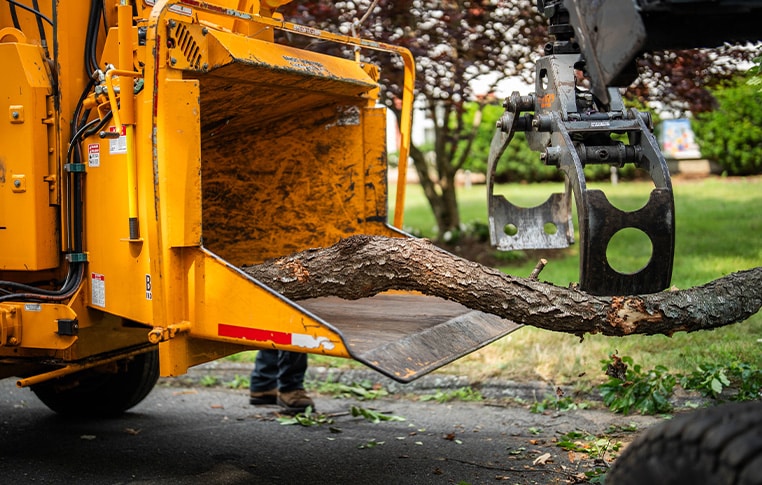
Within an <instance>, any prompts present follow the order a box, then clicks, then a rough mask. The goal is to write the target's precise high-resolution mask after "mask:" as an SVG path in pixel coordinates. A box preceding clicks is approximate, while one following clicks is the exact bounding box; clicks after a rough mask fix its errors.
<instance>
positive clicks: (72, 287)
mask: <svg viewBox="0 0 762 485" xmlns="http://www.w3.org/2000/svg"><path fill="white" fill-rule="evenodd" d="M69 271H70V273H71V274H73V275H74V277H72V278H69V277H67V279H66V284H65V285H64V286H63V287H62V288H61V289H60V290H58V291H57V292H54V294H40V293H38V292H36V291H35V292H34V293H12V294H10V295H5V296H0V303H4V302H6V301H19V300H21V301H30V300H32V301H42V302H50V301H63V300H66V299H68V298H71V296H72V295H73V294H74V292H75V291H77V288H79V285H80V284H81V283H82V280H83V279H84V276H85V265H84V264H83V263H72V265H71V266H70V267H69Z"/></svg>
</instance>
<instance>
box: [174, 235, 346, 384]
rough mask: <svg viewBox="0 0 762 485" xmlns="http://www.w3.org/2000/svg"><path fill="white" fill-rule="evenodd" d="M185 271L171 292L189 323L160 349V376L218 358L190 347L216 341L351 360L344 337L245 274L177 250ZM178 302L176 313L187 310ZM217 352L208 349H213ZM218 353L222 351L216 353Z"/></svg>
mask: <svg viewBox="0 0 762 485" xmlns="http://www.w3.org/2000/svg"><path fill="white" fill-rule="evenodd" d="M175 252H176V253H177V254H178V260H179V261H182V264H183V266H184V268H183V270H182V271H177V273H176V274H179V273H181V274H183V275H184V276H185V279H184V281H183V282H180V281H174V285H173V290H174V291H175V292H176V295H177V296H178V297H179V296H180V295H181V294H183V293H184V291H183V289H181V288H180V286H181V285H183V283H184V285H187V286H184V288H185V289H186V290H187V293H185V297H186V298H187V299H188V301H189V302H192V304H191V305H190V306H189V307H188V308H187V311H188V320H189V321H190V322H191V328H190V331H189V332H188V333H187V334H178V336H177V337H176V338H173V339H170V340H168V341H166V342H163V343H162V344H161V352H162V353H161V356H162V358H163V359H165V361H164V362H162V373H163V374H164V375H178V374H181V373H183V372H185V370H186V369H187V366H189V365H195V364H198V363H200V362H205V361H207V360H211V359H213V358H216V357H215V356H214V355H209V354H205V353H204V352H200V351H199V347H198V346H196V347H195V350H194V349H193V347H192V346H191V344H192V342H193V341H194V339H203V340H206V341H217V342H222V343H226V344H227V345H231V346H232V345H236V344H238V345H239V347H237V348H235V347H230V348H231V349H232V348H235V349H236V350H237V351H240V350H242V349H243V348H244V347H243V346H249V347H250V348H277V349H281V350H291V351H297V352H311V353H320V354H325V355H333V356H338V357H348V356H349V354H348V352H347V350H346V348H345V346H344V343H343V341H342V339H341V337H340V335H339V334H338V333H337V332H336V330H335V329H333V328H332V327H331V326H330V325H328V324H327V323H326V322H324V321H321V320H318V319H317V318H316V317H314V316H312V315H310V314H309V313H307V312H306V310H304V309H302V308H301V307H299V306H297V305H296V304H295V303H293V302H290V301H289V300H287V299H285V298H283V297H282V296H280V295H278V294H276V293H275V292H273V291H272V290H271V289H269V288H267V287H266V286H263V285H261V284H260V283H259V282H257V281H255V280H253V279H251V278H250V277H248V276H247V275H246V274H245V273H243V272H242V271H240V270H239V269H237V268H234V267H232V266H231V265H230V264H228V263H227V262H225V261H223V260H221V259H220V258H218V257H217V256H215V255H213V254H211V253H209V252H208V251H205V250H204V249H201V248H187V249H182V250H177V251H175ZM179 300H181V298H175V299H174V304H173V305H172V306H173V307H174V311H175V314H179V313H181V312H182V311H183V309H181V308H180V307H181V306H182V303H181V302H180V301H179ZM215 348H216V347H214V346H210V349H215ZM217 351H219V352H223V350H220V349H218V350H217Z"/></svg>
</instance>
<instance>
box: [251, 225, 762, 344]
mask: <svg viewBox="0 0 762 485" xmlns="http://www.w3.org/2000/svg"><path fill="white" fill-rule="evenodd" d="M243 270H244V271H245V272H246V273H247V274H249V275H250V276H252V277H254V278H256V279H257V280H259V281H261V282H262V283H264V284H266V285H268V286H270V287H272V288H273V289H275V290H276V291H278V292H280V293H282V294H283V295H284V296H286V297H288V298H290V299H292V300H303V299H307V298H315V297H321V296H338V297H340V298H344V299H349V300H354V299H358V298H364V297H369V296H373V295H375V294H377V293H380V292H383V291H386V290H393V289H395V290H412V291H419V292H421V293H424V294H427V295H432V296H438V297H441V298H445V299H447V300H452V301H455V302H458V303H460V304H462V305H464V306H466V307H468V308H471V309H474V310H480V311H483V312H486V313H491V314H494V315H498V316H500V317H503V318H507V319H509V320H513V321H514V322H516V323H521V324H524V325H531V326H533V327H538V328H542V329H545V330H552V331H556V332H565V333H571V334H575V335H578V336H580V337H581V336H583V335H584V334H585V333H591V334H595V333H600V334H603V335H609V336H625V335H633V334H645V335H654V334H663V335H672V334H673V333H675V332H679V331H684V332H694V331H698V330H708V329H712V328H718V327H722V326H725V325H730V324H732V323H736V322H740V321H743V320H745V319H746V318H748V317H749V316H751V315H753V314H755V313H757V312H758V311H759V310H760V307H762V267H758V268H754V269H750V270H746V271H740V272H737V273H733V274H730V275H727V276H724V277H722V278H719V279H717V280H715V281H712V282H710V283H707V284H705V285H703V286H698V287H694V288H691V289H686V290H676V291H664V292H661V293H653V294H647V295H623V296H614V297H602V296H594V295H590V294H588V293H585V292H582V291H579V290H577V289H575V288H564V287H559V286H555V285H553V284H550V283H543V282H540V281H537V280H535V279H531V278H518V277H515V276H510V275H507V274H505V273H502V272H500V271H499V270H497V269H494V268H489V267H486V266H483V265H481V264H478V263H475V262H472V261H468V260H465V259H463V258H460V257H458V256H455V255H453V254H451V253H448V252H447V251H444V250H442V249H440V248H438V247H437V246H435V245H434V244H432V243H431V242H430V241H427V240H425V239H408V238H387V237H380V236H352V237H350V238H347V239H344V240H342V241H340V242H339V243H337V244H335V245H333V246H331V247H328V248H323V249H310V250H307V251H303V252H300V253H297V254H294V255H291V256H285V257H282V258H279V259H276V260H271V261H267V262H265V263H263V264H259V265H255V266H248V267H245V268H243Z"/></svg>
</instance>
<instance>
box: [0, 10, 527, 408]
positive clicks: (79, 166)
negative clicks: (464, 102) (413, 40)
mask: <svg viewBox="0 0 762 485" xmlns="http://www.w3.org/2000/svg"><path fill="white" fill-rule="evenodd" d="M215 2H216V3H207V2H201V1H195V0H156V1H153V0H134V1H125V0H122V1H108V0H107V1H100V0H94V1H92V2H82V1H79V2H77V1H73V0H60V1H56V2H36V1H34V2H26V3H24V2H15V1H14V2H7V3H3V4H2V5H1V6H0V59H1V60H2V65H3V69H4V72H5V74H4V75H3V78H2V81H0V90H1V95H0V103H2V105H1V106H0V113H4V116H5V121H4V122H3V124H2V126H1V127H0V138H1V139H2V143H0V147H2V148H0V247H2V251H0V290H2V293H1V294H0V377H2V378H8V377H16V378H17V379H18V381H17V383H18V385H19V386H20V387H30V388H31V389H32V390H33V391H34V392H35V394H37V396H38V397H40V398H41V399H42V401H43V402H44V403H45V404H46V405H47V406H48V407H50V408H51V409H53V410H55V411H57V412H60V413H65V414H83V415H114V414H118V413H121V412H122V411H124V410H126V409H129V408H130V407H132V406H134V405H135V404H137V403H138V402H140V400H142V399H143V398H144V397H145V396H146V395H147V394H148V393H149V392H150V390H151V388H152V387H153V386H154V384H155V383H156V381H157V379H158V377H159V375H163V376H177V375H181V374H183V373H185V372H186V371H187V369H188V368H189V367H191V366H194V365H197V364H201V363H204V362H208V361H211V360H214V359H218V358H221V357H224V356H227V355H230V354H234V353H237V352H241V351H243V350H248V349H263V348H267V349H281V350H290V351H297V352H311V353H319V354H325V355H332V356H339V357H347V358H352V359H356V360H358V361H361V362H363V363H365V364H367V365H369V366H370V367H373V368H375V369H377V370H379V371H380V372H382V373H384V374H386V375H388V376H391V377H393V378H395V379H397V380H399V381H402V382H407V381H410V380H412V379H414V378H416V377H418V376H420V375H422V374H425V373H426V372H429V371H431V370H433V369H435V368H437V367H439V366H441V365H444V364H445V363H448V362H450V361H452V360H453V359H455V358H458V357H460V356H462V355H464V354H466V353H468V352H470V351H472V350H475V349H477V348H479V347H481V346H483V345H485V344H487V343H489V342H492V341H494V340H495V339H498V338H500V337H502V336H503V335H505V334H507V333H508V332H510V331H512V330H514V329H515V328H516V327H517V326H516V325H515V324H514V323H512V322H508V321H505V320H501V319H498V318H496V317H493V316H489V315H485V314H481V313H478V312H473V311H470V310H468V309H467V308H465V307H462V306H460V305H457V304H454V303H451V302H447V301H444V300H440V299H437V298H433V297H426V296H422V295H420V294H415V293H401V292H400V293H387V294H381V295H378V296H375V297H373V298H367V299H364V300H359V301H352V302H348V301H341V300H332V299H325V298H324V299H316V300H308V301H303V302H299V303H298V304H297V303H295V302H292V301H289V300H288V299H286V298H284V297H282V296H281V295H279V294H277V293H276V292H274V291H273V290H272V289H270V288H268V287H267V286H266V285H264V284H262V283H261V282H259V281H256V280H254V279H252V278H251V277H249V276H247V275H246V274H245V273H244V272H243V271H241V269H240V267H241V266H243V265H247V264H256V263H258V262H262V261H264V260H266V259H268V258H273V257H278V256H284V255H288V254H290V253H293V252H295V251H299V250H303V249H307V248H312V247H322V246H327V245H331V244H334V243H336V242H338V241H339V240H340V239H342V238H345V237H348V236H350V235H353V234H371V235H386V236H396V237H407V236H406V235H405V234H404V233H403V232H401V231H399V230H398V229H396V228H395V227H393V226H392V225H390V224H388V223H387V220H388V214H387V207H388V200H387V199H388V196H387V194H388V191H387V154H386V146H385V143H386V123H387V117H386V109H385V108H384V107H379V106H378V103H377V97H378V90H379V85H378V78H379V73H378V70H377V68H376V67H375V66H374V65H371V64H368V63H366V62H363V60H362V59H361V55H360V54H358V52H361V51H362V50H365V49H370V50H374V51H382V52H386V53H387V54H388V55H392V56H398V57H399V58H400V59H401V65H404V70H405V86H404V95H403V97H402V105H403V111H404V112H405V116H404V117H403V119H402V122H401V128H402V147H401V150H400V151H401V154H400V161H401V164H403V165H404V162H405V161H406V159H407V153H406V150H407V148H408V146H409V134H410V113H411V110H412V96H413V81H414V79H413V76H414V65H413V60H412V58H411V56H410V54H409V52H407V51H406V50H404V49H400V48H398V47H395V46H391V45H385V44H379V43H377V42H373V41H370V40H363V39H360V38H355V37H351V36H341V35H336V34H331V33H328V32H325V31H321V30H317V29H314V28H311V27H304V26H300V25H295V24H292V23H289V22H286V21H284V20H283V19H282V18H281V17H280V16H279V15H278V14H277V13H275V9H276V8H277V7H278V6H279V4H281V3H284V2H283V1H277V0H275V1H274V0H262V1H261V2H260V1H259V0H215ZM279 32H286V33H288V34H289V35H298V36H307V37H312V38H316V39H319V40H320V41H321V42H329V43H336V44H339V45H343V46H346V47H348V49H345V51H348V52H349V53H350V55H345V56H334V55H327V54H323V53H318V52H314V51H309V50H306V49H300V48H295V47H290V46H288V45H284V44H282V43H278V42H276V41H275V39H276V36H277V35H279V34H278V33H279ZM402 173H404V169H403V172H402ZM400 178H401V179H404V177H400ZM403 194H404V183H403V184H401V185H400V187H399V190H398V198H397V203H396V206H395V214H394V219H395V220H396V221H397V225H399V223H400V222H401V214H402V205H403V204H402V202H403Z"/></svg>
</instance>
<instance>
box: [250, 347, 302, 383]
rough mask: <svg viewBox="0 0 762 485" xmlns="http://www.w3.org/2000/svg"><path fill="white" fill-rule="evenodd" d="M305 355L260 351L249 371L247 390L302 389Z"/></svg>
mask: <svg viewBox="0 0 762 485" xmlns="http://www.w3.org/2000/svg"><path fill="white" fill-rule="evenodd" d="M306 372H307V354H303V353H301V352H286V351H284V350H260V351H259V352H257V359H256V360H255V361H254V369H253V370H252V371H251V380H250V384H249V388H250V390H251V391H254V392H262V391H269V390H270V389H278V390H279V391H280V392H289V391H294V390H296V389H304V374H305V373H306Z"/></svg>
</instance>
